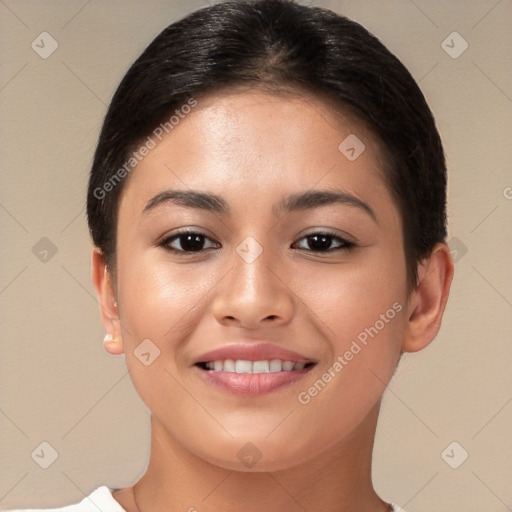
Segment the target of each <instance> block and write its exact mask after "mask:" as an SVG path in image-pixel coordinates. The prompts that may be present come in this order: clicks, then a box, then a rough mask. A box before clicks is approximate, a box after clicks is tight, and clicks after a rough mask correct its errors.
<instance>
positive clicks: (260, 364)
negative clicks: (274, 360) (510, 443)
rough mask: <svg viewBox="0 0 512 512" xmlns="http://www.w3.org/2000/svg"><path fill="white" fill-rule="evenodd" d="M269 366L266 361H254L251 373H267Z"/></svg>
mask: <svg viewBox="0 0 512 512" xmlns="http://www.w3.org/2000/svg"><path fill="white" fill-rule="evenodd" d="M269 370H270V364H269V362H268V361H254V363H252V373H268V372H269Z"/></svg>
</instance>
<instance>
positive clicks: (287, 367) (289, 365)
mask: <svg viewBox="0 0 512 512" xmlns="http://www.w3.org/2000/svg"><path fill="white" fill-rule="evenodd" d="M293 364H294V363H293V361H285V362H284V363H283V370H284V371H285V372H291V371H292V370H293Z"/></svg>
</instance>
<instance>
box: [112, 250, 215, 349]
mask: <svg viewBox="0 0 512 512" xmlns="http://www.w3.org/2000/svg"><path fill="white" fill-rule="evenodd" d="M149 252H150V251H148V253H149ZM152 252H153V254H148V255H146V256H145V255H143V256H142V257H141V255H140V254H139V255H138V257H137V258H136V257H135V255H134V256H133V257H131V256H130V255H128V256H125V257H124V258H120V263H121V264H120V265H119V280H118V283H119V299H120V303H121V305H122V311H121V314H122V317H121V320H122V321H123V322H124V323H125V327H126V330H127V331H128V336H127V338H128V340H130V342H134V341H136V339H133V338H134V337H135V338H140V337H141V336H142V337H147V338H154V339H155V341H156V340H159V341H161V342H162V344H163V341H164V340H166V345H167V344H168V343H169V341H170V342H171V343H172V340H173V339H176V338H177V337H178V336H177V335H178V334H179V333H183V332H184V331H186V330H187V329H188V328H189V327H190V322H191V319H192V318H194V311H195V310H196V309H197V308H200V307H201V304H202V303H203V301H204V300H206V298H207V296H208V291H209V290H210V289H211V287H212V286H213V285H214V283H215V280H214V277H213V276H212V273H210V272H202V271H201V270H200V269H198V268H197V267H195V268H192V266H190V267H187V266H186V265H183V266H177V265H175V264H172V263H169V262H168V261H166V259H165V256H164V255H162V254H159V251H154V250H153V251H152ZM125 336H126V335H123V338H124V337H125ZM163 348H164V347H162V349H163Z"/></svg>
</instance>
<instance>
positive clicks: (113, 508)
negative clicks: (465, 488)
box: [5, 485, 405, 512]
mask: <svg viewBox="0 0 512 512" xmlns="http://www.w3.org/2000/svg"><path fill="white" fill-rule="evenodd" d="M113 491H114V489H110V488H109V487H107V486H105V485H102V486H101V487H98V488H97V489H96V490H95V491H93V492H92V493H91V494H89V496H87V497H86V498H84V499H83V500H82V501H81V502H80V503H76V504H75V505H68V506H67V507H59V508H31V509H24V510H21V509H13V510H6V511H5V512H40V511H46V512H52V511H55V512H98V510H101V512H126V510H125V509H124V508H123V507H121V505H119V503H118V502H117V501H116V500H115V499H114V498H113V497H112V492H113ZM392 505H393V511H394V512H405V510H404V509H403V508H400V507H399V506H398V505H395V504H394V503H392Z"/></svg>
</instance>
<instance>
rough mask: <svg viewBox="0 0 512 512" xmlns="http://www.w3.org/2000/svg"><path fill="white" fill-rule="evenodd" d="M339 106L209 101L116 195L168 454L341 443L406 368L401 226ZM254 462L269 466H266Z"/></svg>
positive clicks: (132, 316) (130, 339)
mask: <svg viewBox="0 0 512 512" xmlns="http://www.w3.org/2000/svg"><path fill="white" fill-rule="evenodd" d="M334 112H335V111H334V110H333V108H332V106H330V105H328V104H327V103H324V102H323V101H322V100H320V99H315V98H311V97H304V96H295V97H291V96H274V95H269V94H266V93H263V92H256V91H252V92H247V91H246V92H238V93H234V92H231V93H228V92H225V93H223V94H216V95H210V96H208V97H205V98H203V99H200V100H199V101H198V103H197V106H196V107H194V108H193V109H192V111H191V112H190V113H189V114H188V115H186V116H183V118H181V119H180V120H179V123H178V124H176V125H174V127H173V129H172V131H170V133H169V134H165V136H164V137H162V140H161V141H160V142H158V144H157V145H156V147H154V148H153V149H151V150H150V151H149V153H148V154H147V156H145V157H144V159H143V160H142V161H141V162H140V163H139V164H138V166H137V168H136V169H135V170H134V171H133V173H132V174H131V175H130V177H129V180H128V182H127V183H126V185H125V189H124V191H123V194H122V196H121V200H120V206H119V218H118V239H117V275H116V279H117V281H116V293H117V303H118V308H119V315H120V317H119V318H120V325H121V326H122V331H121V333H122V341H123V347H124V353H125V355H126V362H127V366H128V368H129V369H130V370H131V372H130V375H131V378H132V380H133V382H134V385H135V388H136V389H137V392H138V393H139V394H140V396H141V398H142V399H143V401H144V402H145V403H146V405H147V406H148V408H149V409H150V410H151V412H152V415H153V418H154V420H156V421H157V422H158V424H160V425H161V426H162V427H163V431H165V435H166V436H167V439H168V440H169V442H170V443H171V444H179V445H181V446H182V447H184V448H185V449H187V450H189V451H190V452H192V453H193V454H195V455H197V456H199V457H201V458H202V459H204V460H206V461H209V462H212V463H214V464H217V465H220V466H223V467H226V468H233V469H238V470H252V471H269V470H279V469H284V468H288V467H291V466H293V465H295V464H298V463H301V462H304V461H306V460H308V459H310V458H312V457H314V456H316V455H319V454H321V453H323V452H325V451H326V450H336V449H337V448H340V447H342V446H343V445H344V444H346V443H347V441H348V440H349V439H350V438H351V436H354V435H355V433H357V432H358V430H360V429H361V428H363V425H365V422H367V421H368V418H369V416H370V413H371V411H375V409H376V408H377V409H378V404H379V402H380V398H381V395H382V392H383V389H384V387H385V385H386V384H387V382H388V381H389V379H390V378H391V376H392V374H393V371H394V369H395V366H396V364H397V360H398V358H399V354H400V347H401V341H402V339H403V336H404V329H405V327H406V323H407V321H406V301H407V285H406V264H405V259H404V250H403V239H402V227H401V220H400V216H399V213H398V211H397V207H396V205H395V204H394V202H393V200H392V198H391V195H390V193H389V191H388V190H387V188H386V186H385V184H384V181H383V178H382V163H381V159H380V154H381V148H380V147H379V145H378V143H377V141H376V140H375V137H373V136H372V134H371V133H370V132H369V131H368V130H366V129H365V128H364V126H362V125H361V123H359V122H357V120H355V119H354V118H352V117H351V116H349V115H348V114H346V115H341V114H335V113H334ZM354 136H355V137H357V138H355V137H354ZM347 137H349V139H347ZM343 141H345V142H343ZM340 144H341V146H340ZM362 144H364V146H363V145H362ZM363 148H364V150H363V151H362V152H361V150H362V149H363ZM359 153H360V154H359ZM144 340H145V341H144ZM290 439H293V443H290V442H289V441H290ZM247 443H252V444H251V445H248V444H247ZM247 455H248V456H251V455H252V456H253V457H260V456H261V458H260V459H259V461H258V462H257V464H256V465H255V466H254V469H251V464H250V463H249V462H247V461H248V460H249V459H247V458H246V456H247ZM244 457H245V458H244Z"/></svg>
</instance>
